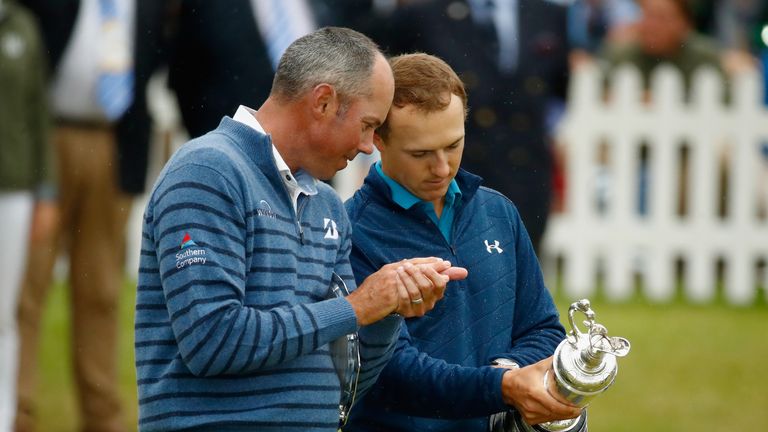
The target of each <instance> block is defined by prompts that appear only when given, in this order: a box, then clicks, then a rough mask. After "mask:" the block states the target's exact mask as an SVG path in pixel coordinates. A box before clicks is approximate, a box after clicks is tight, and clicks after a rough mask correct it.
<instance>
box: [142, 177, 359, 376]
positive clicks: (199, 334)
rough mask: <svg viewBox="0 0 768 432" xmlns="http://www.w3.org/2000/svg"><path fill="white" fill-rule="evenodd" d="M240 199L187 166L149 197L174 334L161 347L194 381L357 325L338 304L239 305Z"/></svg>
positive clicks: (298, 351)
mask: <svg viewBox="0 0 768 432" xmlns="http://www.w3.org/2000/svg"><path fill="white" fill-rule="evenodd" d="M240 196H241V195H240V194H239V192H237V189H236V188H235V187H234V186H233V185H232V183H230V181H228V180H227V178H226V176H225V175H222V174H221V173H219V172H217V171H216V170H214V169H212V168H209V167H205V166H200V165H195V164H185V165H183V166H182V167H179V168H177V169H175V170H173V171H169V172H167V173H166V174H165V179H164V187H161V188H159V189H158V190H157V192H156V198H155V202H154V210H153V215H152V217H153V218H154V220H153V221H152V223H153V225H154V228H153V233H152V235H153V237H154V240H155V253H156V254H157V256H158V259H159V267H160V268H159V271H160V277H161V280H162V289H163V293H164V298H165V305H163V306H164V307H166V308H167V312H168V315H169V317H170V321H171V328H172V331H173V336H174V340H172V341H168V342H169V343H173V344H176V345H178V348H179V351H180V354H181V357H182V360H183V361H184V363H185V364H186V365H187V367H188V368H189V370H190V371H191V372H192V373H193V374H195V375H197V376H211V375H219V374H236V373H247V372H252V371H255V370H259V369H262V368H266V367H271V366H275V365H278V364H281V363H283V362H286V361H289V360H292V359H294V358H296V357H299V356H302V355H305V354H308V353H310V352H312V351H314V350H316V349H317V348H318V347H320V346H322V345H325V344H326V343H328V342H330V341H332V340H334V339H336V338H338V337H340V336H342V335H344V334H347V333H351V332H353V331H354V330H355V329H356V327H357V321H356V318H355V315H354V311H353V310H352V307H351V305H350V304H349V302H348V301H347V300H345V299H343V298H335V299H330V300H324V301H320V302H316V303H309V304H298V305H280V306H270V307H265V308H258V309H257V308H255V307H249V306H246V305H245V304H244V300H245V285H246V280H247V275H248V271H249V270H248V268H246V259H245V257H246V249H247V248H246V238H247V232H246V231H247V227H246V223H245V221H246V219H245V218H246V214H247V212H246V211H245V209H244V206H243V205H242V204H241V199H240ZM255 235H258V234H255ZM180 245H181V247H180ZM348 273H349V272H348ZM150 306H152V305H147V307H150ZM141 307H144V305H137V309H138V308H141Z"/></svg>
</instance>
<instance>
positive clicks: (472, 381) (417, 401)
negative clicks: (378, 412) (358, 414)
mask: <svg viewBox="0 0 768 432" xmlns="http://www.w3.org/2000/svg"><path fill="white" fill-rule="evenodd" d="M351 262H352V266H353V268H354V270H355V278H356V279H357V281H358V282H362V281H363V280H364V279H365V278H366V277H368V276H369V275H370V274H371V273H373V272H374V271H376V266H375V265H374V264H373V262H372V260H371V259H370V258H369V257H368V256H367V255H366V254H365V252H363V250H362V249H361V248H360V247H358V246H356V245H355V246H353V247H352V254H351ZM392 318H393V317H388V318H386V319H385V320H383V321H382V322H381V324H375V325H384V324H385V322H386V321H387V320H390V319H392ZM398 320H399V322H398V324H399V332H400V335H399V338H398V340H397V344H396V346H392V347H391V348H394V352H393V353H392V356H391V359H390V360H389V362H388V363H386V364H385V365H381V366H382V367H383V370H381V373H380V376H378V381H377V382H375V379H376V378H377V375H374V374H369V375H368V376H367V377H366V376H364V375H363V374H362V373H361V377H360V384H361V385H362V386H364V388H366V389H367V388H369V387H370V386H371V385H373V384H374V382H375V386H373V389H372V390H371V394H370V398H371V399H372V400H373V401H376V402H374V403H377V404H381V406H384V407H389V408H392V409H395V410H398V411H401V412H405V413H408V414H411V415H418V416H425V417H442V418H471V417H478V416H483V415H489V414H492V413H495V412H499V411H502V410H503V409H504V408H505V406H504V403H503V399H502V397H501V376H502V375H503V373H504V371H503V370H501V369H498V368H491V367H481V368H473V367H463V366H459V365H455V364H449V363H446V362H445V361H444V360H442V359H437V358H433V357H430V356H428V355H426V354H424V353H421V352H419V351H418V350H417V349H416V348H415V347H413V346H412V345H411V338H410V336H409V334H408V330H407V326H406V325H405V323H404V322H403V320H402V318H398ZM375 325H374V326H375ZM368 327H373V326H368ZM367 330H369V329H368V328H363V329H361V340H362V341H363V345H364V346H366V345H368V346H367V348H369V349H391V348H386V345H385V344H384V343H381V342H379V343H378V344H373V343H372V341H370V340H369V339H364V338H363V335H364V334H366V333H365V332H366V331H367ZM387 358H388V357H387V356H382V357H381V360H382V361H386V359H387ZM369 381H370V382H369Z"/></svg>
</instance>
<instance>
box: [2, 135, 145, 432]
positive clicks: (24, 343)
mask: <svg viewBox="0 0 768 432" xmlns="http://www.w3.org/2000/svg"><path fill="white" fill-rule="evenodd" d="M54 141H55V145H56V149H57V156H58V168H59V199H60V200H59V203H60V209H61V223H60V224H59V226H58V229H57V230H55V231H56V232H55V233H53V235H51V236H50V238H46V239H44V240H43V241H41V243H40V244H33V245H30V252H29V257H28V267H27V273H26V277H25V282H24V286H23V288H22V292H21V295H20V301H19V336H20V337H19V340H20V359H19V360H20V361H19V381H18V410H17V416H16V431H17V432H28V431H34V430H36V427H35V421H36V419H35V409H34V400H35V390H36V388H35V387H36V375H37V367H38V362H37V354H38V345H39V343H38V342H39V327H40V323H41V315H42V311H43V309H44V305H45V300H46V297H47V294H48V291H49V288H50V286H51V273H52V268H53V265H54V262H55V261H56V255H57V252H58V249H59V248H60V247H63V248H64V252H65V253H66V255H67V256H68V257H69V289H70V290H71V293H70V294H71V295H70V296H69V297H70V305H69V306H70V311H71V314H70V316H71V319H72V338H71V340H72V345H71V353H70V354H71V355H72V356H73V364H74V380H75V384H76V385H77V390H78V400H79V408H80V421H81V429H82V430H83V431H85V432H113V431H114V432H118V431H123V430H124V423H123V422H124V420H123V419H122V418H121V410H120V401H119V391H118V378H117V377H118V374H117V337H118V327H117V326H118V321H117V320H118V298H119V293H120V286H121V283H122V277H123V274H124V273H123V258H124V243H125V239H124V230H125V224H126V221H127V217H128V214H129V210H130V208H129V206H130V200H129V199H128V197H127V196H126V195H124V194H122V193H121V192H120V191H119V190H118V187H117V165H116V157H115V149H116V142H115V136H114V133H113V132H112V129H111V128H106V127H94V126H82V125H81V126H76V125H61V126H58V127H57V128H56V130H55V135H54ZM61 355H62V356H63V355H66V353H61Z"/></svg>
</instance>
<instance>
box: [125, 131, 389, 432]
mask: <svg viewBox="0 0 768 432" xmlns="http://www.w3.org/2000/svg"><path fill="white" fill-rule="evenodd" d="M318 188H319V193H318V194H317V195H315V196H311V197H307V196H302V197H301V198H300V199H299V204H298V210H297V211H294V209H293V206H292V204H291V201H290V198H289V196H288V194H287V192H286V191H285V187H284V185H283V184H282V181H281V180H280V178H279V174H278V171H277V168H276V167H275V163H274V159H273V157H272V144H271V141H270V139H269V137H268V136H266V135H263V134H260V133H258V132H256V131H255V130H253V129H251V128H250V127H248V126H246V125H243V124H241V123H238V122H236V121H234V120H232V119H230V118H228V117H225V118H224V119H223V120H222V123H221V124H220V126H219V128H217V129H216V130H215V131H213V132H211V133H209V134H207V135H205V136H203V137H201V138H198V139H196V140H193V141H191V142H189V143H187V144H185V145H184V146H182V148H181V149H180V150H179V151H178V152H177V153H176V154H175V155H174V156H173V157H172V158H171V160H170V161H169V162H168V164H167V165H166V167H165V168H164V169H163V171H162V173H161V174H160V177H159V179H158V180H157V183H156V185H155V187H154V189H153V191H152V194H151V198H150V201H149V203H148V205H147V209H146V211H145V215H144V228H143V234H142V236H143V239H142V248H141V249H142V250H141V260H140V269H139V279H138V289H137V297H136V323H135V334H136V342H135V349H136V371H137V381H138V393H139V430H141V431H161V430H162V431H169V430H182V429H187V428H198V429H199V430H212V431H213V430H215V431H226V430H259V431H273V430H280V431H294V430H295V431H332V430H336V425H337V421H338V401H339V395H340V383H339V378H338V375H337V373H336V371H335V369H334V365H333V362H332V359H331V356H330V352H329V347H328V343H329V342H331V341H333V340H334V339H336V338H339V337H342V336H343V335H344V334H347V333H350V332H353V331H355V330H357V320H356V317H355V315H354V311H353V310H352V307H351V305H350V304H349V302H348V301H347V300H345V299H343V298H342V299H336V298H333V294H332V293H331V292H330V291H329V283H330V280H331V274H332V272H334V271H335V272H336V273H338V274H339V275H340V276H341V277H342V278H343V279H344V280H345V281H346V283H347V285H348V286H349V287H350V289H354V288H355V281H354V277H353V275H352V271H351V268H350V265H349V252H350V249H351V244H350V224H349V221H348V219H347V217H346V213H345V212H344V208H343V206H342V205H341V202H340V201H339V199H338V197H337V196H336V194H335V193H334V191H333V190H332V189H331V188H330V187H329V186H327V185H325V184H323V183H319V184H318ZM297 213H298V215H297ZM331 221H332V222H333V223H331ZM401 321H402V320H400V319H396V318H388V319H386V320H383V321H381V322H380V323H378V324H375V325H372V326H368V327H366V328H364V329H361V331H360V337H361V341H362V342H363V357H364V358H365V359H366V360H368V361H367V362H366V363H365V364H364V370H363V371H362V376H364V377H368V378H370V377H376V376H377V374H378V371H379V370H380V369H381V368H382V367H383V365H384V364H385V363H386V361H387V359H388V356H389V355H391V352H392V350H393V346H394V341H395V339H396V332H397V329H398V327H399V324H400V322H401ZM369 381H370V379H369ZM362 390H364V389H362Z"/></svg>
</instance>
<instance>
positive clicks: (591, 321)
mask: <svg viewBox="0 0 768 432" xmlns="http://www.w3.org/2000/svg"><path fill="white" fill-rule="evenodd" d="M576 311H579V312H582V313H583V314H584V315H585V316H586V317H587V320H586V321H584V325H585V326H587V332H586V333H583V332H581V331H580V330H579V327H578V326H577V325H576V320H575V319H574V317H573V314H574V313H576ZM568 322H569V323H570V324H571V331H570V332H569V333H570V336H573V340H572V341H570V342H571V343H572V344H578V343H579V339H581V337H582V336H588V335H589V331H590V329H592V327H593V326H594V325H595V312H594V311H593V310H592V308H591V307H590V304H589V300H587V299H581V300H579V301H577V302H574V303H571V307H569V308H568ZM568 339H571V338H570V337H569V338H568Z"/></svg>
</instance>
